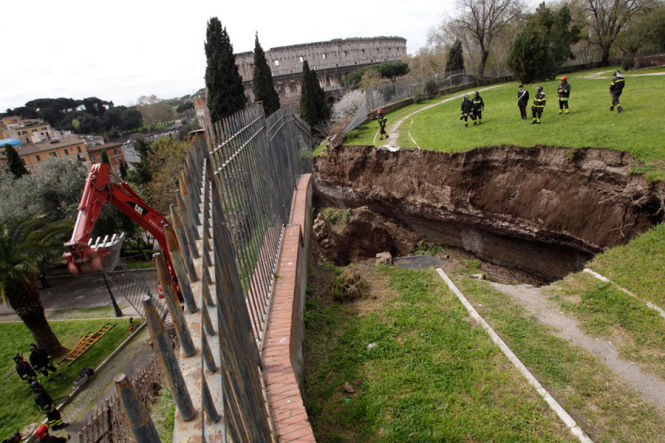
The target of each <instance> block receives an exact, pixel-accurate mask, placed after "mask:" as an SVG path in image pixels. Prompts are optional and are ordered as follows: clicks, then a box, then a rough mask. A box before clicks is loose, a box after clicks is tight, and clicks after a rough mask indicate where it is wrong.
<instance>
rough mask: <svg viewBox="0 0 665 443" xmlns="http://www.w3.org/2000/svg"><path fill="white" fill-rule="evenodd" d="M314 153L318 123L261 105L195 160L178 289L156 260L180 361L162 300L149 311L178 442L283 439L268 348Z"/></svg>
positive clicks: (180, 228) (183, 195)
mask: <svg viewBox="0 0 665 443" xmlns="http://www.w3.org/2000/svg"><path fill="white" fill-rule="evenodd" d="M310 154H311V134H310V128H309V126H308V125H307V124H306V123H304V122H303V121H301V120H300V119H299V118H298V117H296V116H295V115H294V114H293V112H292V111H291V110H290V109H282V110H280V111H277V112H276V113H274V114H273V115H271V116H270V117H269V118H267V119H266V118H265V117H264V114H263V109H262V107H261V106H260V105H255V106H252V107H249V108H247V109H245V110H244V111H241V112H238V113H236V114H234V115H233V116H231V117H229V118H227V119H225V120H223V121H221V122H219V123H218V124H217V125H216V126H215V127H214V128H212V129H211V130H210V132H209V133H208V143H207V146H206V145H204V144H201V145H199V146H196V147H193V148H192V149H191V150H190V152H189V154H188V156H187V159H186V162H185V168H184V171H183V173H182V175H181V177H180V181H179V183H180V186H179V189H178V192H177V195H176V200H177V204H176V205H173V206H172V207H171V220H170V224H169V225H167V226H166V227H165V233H166V237H167V243H168V248H169V253H170V256H171V260H172V262H173V268H174V270H175V272H176V275H177V281H178V288H176V286H175V284H174V282H173V281H171V278H170V277H169V275H168V271H167V269H166V266H165V263H164V258H163V256H162V255H161V254H156V255H155V262H156V265H157V270H158V274H159V280H160V283H161V286H162V289H163V292H164V296H165V301H166V304H167V307H168V310H169V313H170V316H171V320H172V322H173V325H174V327H175V330H176V332H177V334H178V338H179V343H180V355H179V356H176V354H175V352H174V350H173V347H172V346H171V344H170V342H169V340H168V338H167V336H166V331H165V328H164V325H163V322H162V320H161V319H160V318H159V317H160V316H159V313H158V312H157V309H156V308H155V306H154V302H153V300H152V299H151V298H149V297H145V299H144V306H143V308H144V312H145V315H146V321H147V324H148V327H149V329H150V334H151V338H152V343H153V345H154V346H155V350H156V354H157V357H158V360H159V361H160V363H161V365H162V368H163V369H164V374H165V377H166V378H167V379H168V380H169V383H170V385H171V387H172V392H173V395H174V398H175V402H176V407H177V412H176V416H175V425H174V427H175V429H174V436H173V441H215V442H218V441H220V442H221V441H227V440H229V439H230V440H232V441H256V442H262V441H274V440H275V436H274V428H273V425H272V419H271V414H270V412H269V411H268V406H267V398H266V392H265V387H264V383H263V376H262V373H261V361H260V353H259V351H260V348H261V343H262V339H263V336H264V333H265V329H266V322H267V314H268V311H269V307H270V294H271V290H272V286H273V284H274V279H275V273H274V271H275V265H276V262H277V255H278V253H279V246H280V241H281V237H282V231H283V227H284V225H285V223H287V222H288V216H289V213H290V208H291V199H292V195H293V193H294V190H295V186H296V181H297V179H298V177H299V176H300V175H301V174H302V173H303V172H304V171H308V170H309V169H308V168H309V164H310V161H311V157H310ZM178 289H179V290H180V292H181V294H182V298H183V299H184V303H185V309H184V311H183V310H182V309H181V308H180V304H179V302H178V299H177V291H178ZM128 418H129V419H130V420H131V418H132V414H131V413H129V412H128ZM149 428H150V426H147V428H145V429H144V430H145V432H147V433H148V434H149V433H150V432H151V430H150V429H149ZM132 430H133V431H134V428H132ZM148 434H146V435H148ZM134 435H135V437H136V433H135V434H134ZM137 440H138V441H152V440H149V439H148V440H141V439H140V438H138V437H137Z"/></svg>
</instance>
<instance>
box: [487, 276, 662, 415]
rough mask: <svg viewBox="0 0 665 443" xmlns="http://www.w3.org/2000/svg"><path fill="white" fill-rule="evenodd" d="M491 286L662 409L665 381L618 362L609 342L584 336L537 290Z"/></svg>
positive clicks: (635, 366) (520, 286) (571, 321)
mask: <svg viewBox="0 0 665 443" xmlns="http://www.w3.org/2000/svg"><path fill="white" fill-rule="evenodd" d="M492 286H493V287H494V288H496V289H498V290H499V291H501V292H503V293H505V294H508V295H510V296H511V297H513V298H515V299H516V300H517V301H519V303H520V304H521V305H522V306H523V307H524V308H525V309H526V310H527V311H528V312H529V313H530V314H531V315H533V316H534V317H536V318H537V319H538V320H539V321H540V322H541V323H543V324H546V325H549V326H552V327H553V328H554V334H556V335H557V336H559V337H561V338H563V339H566V340H568V341H570V342H572V343H573V344H575V345H577V346H580V347H582V348H584V349H586V350H587V351H589V352H590V353H591V354H593V355H595V356H596V357H598V358H600V359H601V361H602V362H603V363H604V364H605V365H606V366H607V367H608V368H610V369H611V370H612V371H613V372H614V373H615V374H616V375H617V376H619V377H620V378H621V379H622V380H624V381H625V382H626V383H628V384H630V385H631V386H633V387H634V388H636V389H637V390H638V391H639V393H640V395H641V397H642V398H643V399H644V400H646V401H647V402H649V403H651V404H653V405H654V406H657V407H659V408H662V409H665V381H663V380H661V379H659V378H658V377H654V376H653V375H651V374H648V373H645V372H644V371H642V370H641V369H640V368H639V366H637V365H636V364H635V363H632V362H630V361H627V360H624V359H622V358H620V357H619V352H618V350H617V348H616V347H615V346H614V345H613V344H612V343H611V342H609V341H606V340H603V339H600V338H595V337H590V336H588V335H586V334H585V333H584V332H582V331H581V330H580V328H579V327H578V325H577V321H576V320H574V319H571V318H570V317H567V316H565V315H563V314H562V313H561V312H559V309H558V308H557V306H555V305H554V304H553V303H551V302H550V301H548V300H547V298H546V297H545V296H544V295H543V294H542V292H541V290H540V289H539V288H535V287H533V286H529V285H518V286H511V285H502V284H498V283H492Z"/></svg>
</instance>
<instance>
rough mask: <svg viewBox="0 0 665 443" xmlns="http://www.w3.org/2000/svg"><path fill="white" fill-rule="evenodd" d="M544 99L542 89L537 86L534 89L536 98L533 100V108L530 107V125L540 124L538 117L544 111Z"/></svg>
mask: <svg viewBox="0 0 665 443" xmlns="http://www.w3.org/2000/svg"><path fill="white" fill-rule="evenodd" d="M546 98H547V97H546V96H545V93H544V92H543V87H542V86H538V87H537V88H536V96H535V97H534V98H533V106H531V116H532V117H533V121H532V122H531V124H532V125H535V124H540V116H541V115H543V111H544V110H545V101H546Z"/></svg>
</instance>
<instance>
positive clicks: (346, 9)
mask: <svg viewBox="0 0 665 443" xmlns="http://www.w3.org/2000/svg"><path fill="white" fill-rule="evenodd" d="M454 2H455V0H444V1H434V0H414V1H410V2H409V1H405V0H381V1H370V2H367V1H357V0H356V1H353V0H333V1H330V2H323V1H311V0H310V1H301V0H298V1H283V2H280V1H270V2H268V1H265V0H257V1H247V0H245V1H237V0H236V1H229V0H217V1H209V0H201V1H198V0H191V1H179V2H167V1H154V0H133V1H128V0H114V1H112V2H97V1H90V0H86V1H79V0H60V1H53V0H48V1H43V0H32V1H31V0H25V1H3V2H2V3H3V4H2V8H1V11H2V21H1V22H0V41H2V46H3V50H2V56H1V59H2V68H1V69H0V110H1V111H2V112H4V111H5V110H6V109H7V108H15V107H18V106H23V105H24V104H25V102H27V101H29V100H32V99H35V98H43V97H52V98H55V97H71V98H77V99H80V98H84V97H90V96H96V97H99V98H101V99H103V100H112V101H113V102H114V103H115V104H117V105H131V104H135V103H136V99H137V98H138V97H139V96H141V95H151V94H155V95H157V96H158V97H160V98H172V97H179V96H182V95H186V94H191V93H193V92H195V91H197V90H198V89H200V88H202V87H203V86H204V74H205V65H206V63H205V54H204V51H203V43H204V40H205V31H206V23H207V21H208V19H209V18H210V17H213V16H216V17H218V18H219V19H220V20H221V22H222V25H223V26H226V28H227V31H228V33H229V36H230V37H231V43H232V44H233V49H234V51H235V52H244V51H251V50H253V48H254V32H255V31H258V33H259V40H260V42H261V45H262V46H263V49H265V50H267V49H269V48H271V47H276V46H286V45H292V44H298V43H309V42H317V41H325V40H331V39H333V38H349V37H376V36H401V37H404V38H406V39H407V52H408V53H409V54H414V53H415V52H416V51H417V50H418V49H419V48H421V47H422V46H425V45H426V43H427V32H428V30H429V29H431V28H433V27H434V26H436V25H437V24H438V23H439V22H440V21H441V20H442V19H443V18H444V16H445V15H446V14H450V13H451V12H452V8H453V7H454ZM176 5H177V6H176Z"/></svg>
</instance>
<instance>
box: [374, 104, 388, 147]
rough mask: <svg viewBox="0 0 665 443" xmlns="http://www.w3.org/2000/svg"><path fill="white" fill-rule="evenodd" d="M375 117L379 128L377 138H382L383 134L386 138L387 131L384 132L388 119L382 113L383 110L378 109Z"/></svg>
mask: <svg viewBox="0 0 665 443" xmlns="http://www.w3.org/2000/svg"><path fill="white" fill-rule="evenodd" d="M376 119H377V120H378V122H379V129H380V130H381V132H380V133H379V140H381V139H383V136H384V135H385V136H386V138H388V133H387V132H386V123H388V119H387V118H386V117H385V116H384V115H383V111H381V110H380V109H379V113H378V114H377V116H376Z"/></svg>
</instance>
